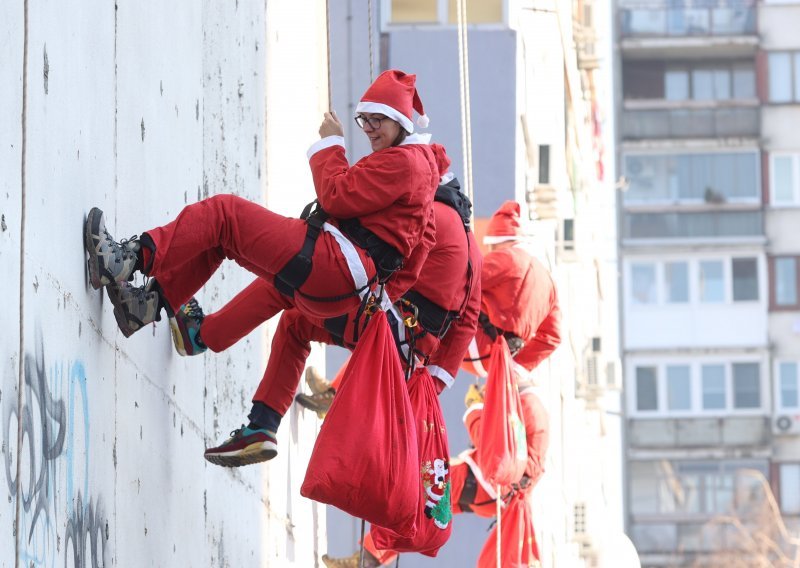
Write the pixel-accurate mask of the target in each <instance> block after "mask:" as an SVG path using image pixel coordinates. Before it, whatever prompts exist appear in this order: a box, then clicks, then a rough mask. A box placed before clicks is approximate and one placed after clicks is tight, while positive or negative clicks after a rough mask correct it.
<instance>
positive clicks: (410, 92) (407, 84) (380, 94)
mask: <svg viewBox="0 0 800 568" xmlns="http://www.w3.org/2000/svg"><path fill="white" fill-rule="evenodd" d="M416 81H417V76H416V75H409V74H408V73H404V72H403V71H400V70H398V69H389V70H388V71H384V72H383V73H381V74H380V75H378V78H377V79H375V81H374V82H373V83H372V85H370V86H369V88H368V89H367V91H366V92H365V93H364V96H362V97H361V101H360V102H359V103H358V105H357V106H356V112H375V113H380V114H384V115H386V116H387V117H389V118H391V119H392V120H396V121H397V122H399V123H400V125H401V126H402V127H403V128H404V129H405V130H406V131H407V132H408V133H409V134H411V133H413V132H414V122H413V121H412V120H411V113H412V111H417V114H419V118H417V124H418V125H419V126H420V127H421V128H427V126H428V124H429V123H430V120H429V119H428V115H426V114H425V109H423V107H422V101H421V100H420V98H419V93H418V92H417V87H416Z"/></svg>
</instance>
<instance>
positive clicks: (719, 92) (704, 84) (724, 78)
mask: <svg viewBox="0 0 800 568" xmlns="http://www.w3.org/2000/svg"><path fill="white" fill-rule="evenodd" d="M622 88H623V96H624V97H625V98H626V99H636V100H662V99H666V100H668V101H689V100H696V101H715V100H716V101H727V100H739V101H743V100H744V101H749V100H755V99H756V73H755V67H754V65H753V62H752V61H736V62H733V63H729V62H717V63H702V64H698V63H695V62H690V61H687V62H681V63H664V62H662V61H631V62H628V63H626V64H625V67H624V69H623V71H622Z"/></svg>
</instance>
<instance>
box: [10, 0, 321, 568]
mask: <svg viewBox="0 0 800 568" xmlns="http://www.w3.org/2000/svg"><path fill="white" fill-rule="evenodd" d="M273 4H275V3H270V4H269V5H267V3H266V2H261V3H259V2H250V3H245V2H227V3H222V2H215V1H213V0H206V1H203V2H190V1H188V0H178V1H175V2H167V3H164V2H156V1H154V0H137V1H136V2H125V1H122V0H120V1H118V2H116V3H113V2H112V3H109V2H100V1H97V0H79V1H77V2H71V3H61V2H44V1H41V0H27V1H26V0H18V1H12V2H2V3H0V84H2V85H3V88H2V89H0V216H2V217H1V218H2V221H1V222H0V266H1V267H2V272H1V273H0V292H2V296H3V303H2V308H0V326H2V327H1V329H2V330H3V333H2V337H3V339H2V342H0V377H1V378H0V380H1V381H2V382H0V416H1V417H2V429H0V434H1V435H2V439H1V440H0V443H1V444H2V445H1V446H0V448H1V450H2V451H1V452H0V454H1V455H2V464H3V468H2V471H0V478H2V479H3V481H4V483H2V484H0V487H2V488H3V489H2V494H1V495H0V526H2V530H0V566H26V567H27V566H30V565H35V566H62V565H64V566H111V565H118V566H259V565H260V566H313V565H315V562H316V553H317V552H318V551H320V550H322V551H324V549H325V546H324V535H325V515H324V514H323V512H322V511H323V510H322V509H321V508H320V507H319V506H317V505H315V504H313V503H312V502H310V501H308V500H305V499H303V498H301V497H300V495H299V485H300V483H301V482H302V476H303V473H304V471H305V465H306V463H307V460H308V456H309V453H310V450H311V447H312V444H313V439H314V435H315V433H316V429H317V426H318V424H317V421H316V419H315V418H314V417H313V415H312V416H309V415H308V414H302V413H298V412H296V411H295V410H294V409H293V410H292V411H291V412H290V413H289V415H287V417H286V418H285V420H284V425H283V426H282V431H281V432H279V445H280V454H279V456H278V458H277V459H276V460H274V461H273V462H271V463H269V464H266V465H261V466H252V467H249V468H244V469H241V470H227V469H223V468H218V467H215V466H212V465H210V464H207V463H206V462H205V461H204V460H203V457H202V452H203V449H204V448H205V447H206V446H208V445H216V444H217V443H218V442H220V441H221V440H223V439H224V438H225V437H226V436H227V434H228V432H229V431H230V430H232V429H234V428H236V427H238V426H239V425H240V424H241V423H242V422H244V421H246V418H245V417H246V413H247V411H248V410H249V405H250V402H249V400H250V397H251V395H252V392H253V391H254V390H255V386H256V384H257V381H258V380H259V379H260V377H261V373H262V371H263V366H264V363H265V360H266V355H267V354H268V343H267V337H268V333H267V332H266V331H265V330H264V329H262V330H261V331H257V332H255V333H254V334H252V335H251V336H249V337H248V338H246V339H245V340H243V341H242V342H240V344H239V345H237V346H235V347H234V348H232V349H230V350H229V351H228V352H226V353H223V354H218V355H213V354H207V355H204V356H202V357H196V358H186V359H183V358H180V357H178V356H177V355H176V354H175V353H174V351H173V348H172V345H171V341H170V338H169V331H168V327H167V326H166V324H165V322H161V323H159V324H157V325H155V326H154V327H152V328H147V329H145V330H142V331H140V332H139V333H137V334H136V335H135V336H133V337H132V338H130V339H125V338H124V337H123V336H122V335H121V334H120V333H119V332H118V331H117V327H116V324H115V321H114V318H113V314H112V311H111V307H110V303H109V302H108V299H107V298H106V297H104V294H103V293H101V292H98V291H95V290H92V289H91V287H90V286H89V285H88V281H87V277H86V274H85V270H84V268H83V267H84V266H85V255H84V252H83V247H82V241H81V228H82V224H83V220H84V217H85V214H86V212H87V211H88V210H89V208H90V207H92V206H95V205H96V206H99V207H101V208H103V210H104V211H105V212H106V215H107V221H108V224H109V228H110V230H111V231H112V233H113V234H114V235H115V237H116V238H118V239H121V238H125V237H128V236H130V235H132V234H136V233H141V232H142V231H144V230H147V229H149V228H152V227H154V226H157V225H159V224H163V223H165V222H167V221H168V220H170V219H171V218H173V217H174V216H175V215H176V214H177V213H178V212H179V211H180V209H181V208H182V207H183V206H184V205H186V204H189V203H193V202H195V201H197V200H199V199H201V198H203V197H206V196H209V195H213V194H218V193H235V194H238V195H241V196H243V197H246V198H249V199H252V200H255V201H259V202H262V203H266V202H269V203H270V204H271V205H273V206H274V208H275V209H276V210H278V211H280V212H283V213H287V214H296V213H297V212H298V211H299V209H300V207H301V206H302V204H303V203H305V202H307V201H309V200H310V198H311V195H312V194H313V190H312V183H311V180H310V175H309V172H308V167H307V164H306V161H305V149H306V147H307V145H308V144H310V143H311V142H313V141H314V140H315V139H316V138H317V134H316V129H317V127H318V124H319V120H320V118H321V111H322V109H323V108H324V107H325V106H326V104H327V103H326V98H327V87H326V85H325V80H326V73H325V64H326V58H325V50H324V46H325V43H324V41H325V36H324V33H320V30H322V31H324V14H325V11H324V3H322V2H320V1H316V0H307V1H296V2H291V3H280V4H281V5H280V6H273ZM26 14H27V24H26ZM298 26H305V28H304V29H303V30H298V29H297V27H298ZM300 31H303V32H307V33H302V34H301V33H300ZM301 36H302V40H301ZM309 38H311V39H309ZM299 62H302V64H299ZM288 68H291V70H292V73H291V75H290V76H287V75H286V69H288ZM23 77H24V78H25V80H23ZM273 92H274V95H273V96H272V98H271V96H270V94H271V93H273ZM292 95H293V96H292ZM272 99H274V101H273V100H272ZM23 106H24V107H25V113H23ZM273 117H274V118H275V119H276V122H275V124H274V125H273V124H271V121H272V118H273ZM23 154H24V155H23ZM251 279H252V276H251V275H250V274H249V273H247V272H245V271H244V270H242V269H241V268H239V267H238V266H236V265H235V264H233V263H229V264H226V265H225V266H224V267H223V269H221V270H220V271H219V273H218V274H216V275H215V276H214V278H213V279H212V281H211V282H210V283H209V284H208V285H207V286H206V288H205V289H204V290H203V291H202V292H201V293H200V294H199V298H200V300H201V302H202V303H203V305H204V307H205V308H206V310H207V311H209V310H213V309H216V308H218V307H219V306H220V305H222V303H224V302H225V301H226V300H227V299H229V298H230V297H232V296H233V295H234V294H235V293H236V292H238V291H239V290H240V289H241V288H242V287H244V286H245V285H246V284H247V283H248V282H249V281H250V280H251ZM20 282H21V283H22V285H21V287H20ZM315 357H317V358H319V357H321V353H320V354H318V355H315Z"/></svg>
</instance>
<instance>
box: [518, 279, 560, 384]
mask: <svg viewBox="0 0 800 568" xmlns="http://www.w3.org/2000/svg"><path fill="white" fill-rule="evenodd" d="M560 344H561V308H559V305H558V296H557V294H556V291H555V288H553V291H552V296H551V303H550V312H549V313H548V314H547V316H546V317H545V318H544V320H542V323H541V324H539V327H538V329H537V330H536V335H534V337H533V338H532V339H530V340H528V341H526V342H525V346H524V347H523V348H522V349H521V350H520V351H519V353H517V355H516V357H514V362H515V363H517V364H519V365H522V366H523V367H525V368H526V369H527V370H528V371H532V370H533V369H535V368H536V367H538V366H539V364H540V363H541V362H542V361H544V360H545V359H547V358H548V357H549V356H550V354H551V353H552V352H553V351H555V350H556V348H557V347H558V346H559V345H560Z"/></svg>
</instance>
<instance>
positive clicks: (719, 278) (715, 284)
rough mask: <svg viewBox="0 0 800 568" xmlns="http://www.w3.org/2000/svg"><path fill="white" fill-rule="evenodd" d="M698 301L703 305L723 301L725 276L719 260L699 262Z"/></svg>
mask: <svg viewBox="0 0 800 568" xmlns="http://www.w3.org/2000/svg"><path fill="white" fill-rule="evenodd" d="M700 301H701V302H704V303H721V302H724V301H725V275H724V274H723V267H722V261H721V260H703V261H700Z"/></svg>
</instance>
